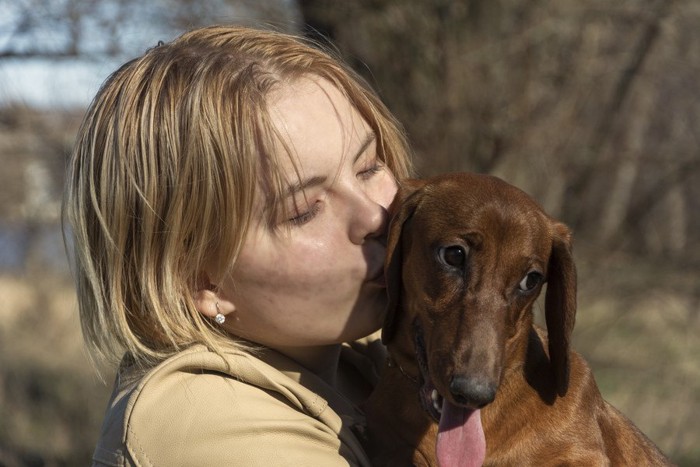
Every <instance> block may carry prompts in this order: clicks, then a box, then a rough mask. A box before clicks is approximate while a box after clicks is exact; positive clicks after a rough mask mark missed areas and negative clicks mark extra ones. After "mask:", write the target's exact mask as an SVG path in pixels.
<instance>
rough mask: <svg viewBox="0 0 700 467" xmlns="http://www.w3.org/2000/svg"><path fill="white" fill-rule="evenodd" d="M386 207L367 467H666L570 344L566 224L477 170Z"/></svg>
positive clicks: (405, 192) (572, 298) (403, 191)
mask: <svg viewBox="0 0 700 467" xmlns="http://www.w3.org/2000/svg"><path fill="white" fill-rule="evenodd" d="M390 211H391V212H390V216H391V221H390V225H389V233H388V241H387V258H386V263H385V274H386V282H387V293H388V308H387V314H386V318H385V323H384V326H383V328H382V341H383V342H384V344H386V346H387V348H388V351H389V358H388V360H387V363H386V366H385V368H384V369H383V372H382V376H381V378H380V381H379V383H378V385H377V386H376V388H375V390H374V391H373V393H372V394H371V396H370V398H369V399H368V402H367V403H366V405H365V407H364V409H365V414H366V417H367V423H368V434H369V449H368V450H369V452H370V453H371V454H370V455H371V456H372V457H373V460H374V463H375V465H382V466H384V465H386V466H392V465H395V466H406V465H417V466H437V465H440V466H442V467H449V466H479V465H488V466H527V465H532V466H534V465H536V466H544V465H552V466H554V465H556V466H561V465H581V466H587V467H589V466H598V465H645V466H649V465H670V463H669V461H668V460H667V459H666V458H665V457H664V456H663V454H662V453H661V452H660V451H659V449H658V448H657V447H656V446H655V445H654V444H653V443H652V442H651V441H650V440H649V439H648V438H647V437H646V436H645V435H644V434H642V432H641V431H639V429H637V428H636V427H635V426H634V425H633V424H632V422H630V421H629V420H628V419H627V418H626V417H625V416H624V415H622V413H620V412H619V411H618V410H616V409H615V408H614V407H613V406H611V405H610V404H609V403H608V402H606V401H605V400H604V399H603V398H602V396H601V394H600V391H599V390H598V387H597V385H596V383H595V380H594V378H593V374H592V372H591V369H590V367H589V366H588V365H587V363H586V362H585V361H584V359H583V358H582V357H581V356H580V355H579V354H577V353H576V352H574V351H573V350H571V348H570V347H571V333H572V330H573V327H574V320H575V315H576V270H575V265H574V261H573V259H572V252H571V232H570V230H569V228H568V227H567V226H566V225H564V224H563V223H561V222H559V221H557V220H555V219H553V218H551V217H550V216H548V215H547V214H545V213H544V211H543V210H542V209H541V208H540V207H539V206H538V204H537V203H536V202H535V201H534V200H532V199H531V198H530V197H529V196H528V195H527V194H526V193H524V192H523V191H521V190H519V189H518V188H516V187H514V186H512V185H510V184H508V183H506V182H504V181H502V180H500V179H498V178H496V177H492V176H488V175H479V174H473V173H453V174H445V175H441V176H437V177H434V178H431V179H428V180H409V181H406V182H405V183H403V184H402V186H401V188H400V190H399V193H398V195H397V198H396V200H395V201H394V203H393V204H392V206H391V208H390ZM545 283H546V287H545ZM543 287H545V288H546V292H545V297H544V298H545V300H544V305H545V322H546V328H547V331H546V332H545V331H544V329H542V328H540V327H539V326H537V325H535V324H534V318H533V311H532V308H533V303H534V302H535V300H536V299H537V297H538V296H539V294H540V292H541V290H542V288H543Z"/></svg>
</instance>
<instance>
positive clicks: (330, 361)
mask: <svg viewBox="0 0 700 467" xmlns="http://www.w3.org/2000/svg"><path fill="white" fill-rule="evenodd" d="M276 350H277V351H278V352H280V353H281V354H283V355H285V356H287V357H289V358H291V359H292V360H294V361H296V362H297V363H299V364H300V365H302V366H304V367H305V368H307V369H308V370H310V371H311V372H313V373H314V374H316V376H318V377H319V378H321V379H322V380H324V381H325V382H326V383H327V384H329V385H330V386H332V387H336V385H337V377H338V362H339V361H340V350H341V346H340V344H333V345H323V346H317V347H284V348H278V349H276Z"/></svg>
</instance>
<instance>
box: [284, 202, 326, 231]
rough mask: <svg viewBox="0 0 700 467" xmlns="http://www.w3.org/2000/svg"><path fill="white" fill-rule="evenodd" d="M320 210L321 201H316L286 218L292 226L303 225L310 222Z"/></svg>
mask: <svg viewBox="0 0 700 467" xmlns="http://www.w3.org/2000/svg"><path fill="white" fill-rule="evenodd" d="M320 211H321V202H320V201H316V202H315V203H314V204H312V205H311V206H309V208H308V209H307V210H306V211H304V212H301V213H300V212H298V211H297V214H296V215H295V216H294V217H292V218H290V219H289V220H288V222H289V223H291V224H292V225H294V226H300V225H304V224H306V223H308V222H310V221H311V220H312V219H313V218H314V217H316V215H317V214H318V213H319V212H320Z"/></svg>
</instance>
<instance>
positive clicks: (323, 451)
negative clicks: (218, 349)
mask: <svg viewBox="0 0 700 467" xmlns="http://www.w3.org/2000/svg"><path fill="white" fill-rule="evenodd" d="M343 425H344V421H343V419H342V418H341V417H340V416H339V415H338V414H336V413H335V412H334V411H333V410H330V409H328V403H327V401H326V400H324V399H323V398H322V397H320V396H319V395H318V394H315V393H313V392H311V391H309V390H308V389H306V388H305V387H304V386H302V385H301V384H300V383H299V382H297V381H295V380H294V379H291V378H289V377H288V376H286V375H284V374H282V373H281V372H280V371H278V370H277V369H276V368H274V367H272V366H270V365H268V364H267V363H265V362H264V361H263V360H261V359H259V358H257V357H255V356H253V355H251V354H247V353H242V352H232V353H230V354H224V355H219V354H216V353H214V352H210V351H208V350H207V349H206V348H205V347H203V346H197V347H193V348H191V349H189V350H187V351H184V352H181V353H179V354H177V355H175V356H173V357H171V358H170V359H168V360H166V361H165V362H163V363H162V364H160V365H159V366H158V367H156V368H154V369H153V370H151V371H150V372H149V373H147V374H146V375H145V376H144V377H143V378H141V380H140V381H139V382H138V383H136V384H133V385H131V386H130V387H125V388H118V389H117V390H116V392H115V395H114V396H113V400H112V401H111V403H110V408H109V410H108V414H107V417H106V419H105V425H104V426H103V432H102V435H101V439H100V443H99V444H98V447H97V450H96V452H95V456H96V458H98V459H102V460H103V461H108V460H109V461H115V460H116V461H117V463H116V465H121V464H119V463H118V461H119V459H122V460H124V463H126V464H127V465H128V464H131V463H133V464H135V465H155V464H166V465H170V464H174V463H176V464H183V463H193V464H227V463H233V464H244V465H279V464H286V463H288V462H289V461H290V460H294V459H296V458H297V457H296V456H299V457H298V459H299V461H302V460H304V462H302V463H306V464H307V465H313V464H316V465H347V464H348V463H355V461H356V460H357V459H356V458H357V457H358V456H359V457H360V458H361V457H362V456H363V453H362V452H361V447H360V448H359V449H360V452H359V453H358V452H355V451H357V449H358V447H359V446H358V445H356V442H355V440H354V439H352V438H353V435H352V433H351V432H349V431H348V430H347V429H346V427H344V426H343ZM339 453H340V455H339ZM345 457H347V458H348V459H351V460H350V461H348V460H347V459H346V458H345ZM309 459H312V463H311V464H308V460H309ZM313 459H317V462H316V461H313ZM96 460H97V459H96ZM357 463H362V460H361V459H360V460H357Z"/></svg>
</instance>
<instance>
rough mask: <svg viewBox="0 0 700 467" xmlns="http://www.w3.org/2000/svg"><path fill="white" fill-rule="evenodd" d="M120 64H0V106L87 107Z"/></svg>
mask: <svg viewBox="0 0 700 467" xmlns="http://www.w3.org/2000/svg"><path fill="white" fill-rule="evenodd" d="M119 65H120V62H119V61H115V60H112V61H102V62H94V61H78V60H62V61H55V60H6V61H0V103H18V102H19V103H25V104H28V105H30V106H32V107H38V108H47V107H48V108H56V107H58V108H62V107H65V108H70V107H85V106H87V105H88V104H89V103H90V101H91V100H92V98H93V97H94V96H95V94H96V93H97V90H98V89H99V87H100V85H101V84H102V82H103V81H104V80H105V79H106V78H107V76H109V74H110V73H111V72H112V71H114V70H116V69H117V68H118V66H119Z"/></svg>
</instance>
